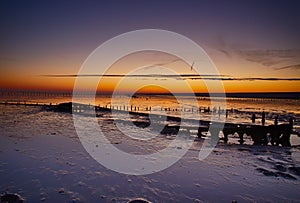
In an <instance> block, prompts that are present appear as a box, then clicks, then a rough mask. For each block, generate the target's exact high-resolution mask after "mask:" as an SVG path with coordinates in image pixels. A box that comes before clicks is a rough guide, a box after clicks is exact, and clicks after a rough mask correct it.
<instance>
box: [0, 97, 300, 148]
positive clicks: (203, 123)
mask: <svg viewBox="0 0 300 203" xmlns="http://www.w3.org/2000/svg"><path fill="white" fill-rule="evenodd" d="M0 105H25V106H39V107H42V109H43V110H46V111H56V112H65V113H76V114H83V115H84V114H85V113H86V112H89V111H91V110H93V109H94V110H95V112H96V114H97V113H109V114H111V113H112V111H114V112H116V113H121V114H123V113H129V115H130V116H131V117H132V118H134V117H135V116H137V117H143V120H141V119H139V120H138V121H137V120H135V121H132V122H133V123H134V124H135V125H136V126H137V127H140V128H145V127H148V126H149V125H150V120H149V115H151V117H152V118H153V117H156V118H158V119H160V118H161V117H162V115H160V114H155V113H150V111H149V113H146V112H139V111H126V110H119V109H111V108H105V107H101V106H92V105H86V104H79V103H72V102H66V103H60V104H54V105H53V104H51V103H50V104H39V103H26V102H23V103H22V102H1V103H0ZM124 108H125V107H124ZM131 109H132V107H131ZM99 116H101V115H99V114H98V115H97V117H99ZM166 121H167V122H169V123H168V124H161V125H164V127H163V130H162V131H161V132H160V133H161V134H165V135H168V134H170V135H174V134H177V133H178V132H179V129H181V130H185V131H187V132H188V133H190V134H193V133H192V131H197V133H196V136H197V137H198V138H203V137H206V135H205V134H207V133H208V132H209V130H210V127H211V126H212V128H213V127H214V125H216V126H220V125H224V126H223V129H222V133H223V137H221V138H220V140H222V141H223V142H224V143H227V142H228V140H229V135H231V136H234V134H238V136H239V142H240V144H243V143H244V142H245V140H244V134H246V135H247V136H250V137H251V138H252V140H253V141H254V142H253V145H268V144H269V143H271V144H272V145H277V146H278V145H281V146H291V143H290V137H291V134H294V135H297V136H298V137H300V133H299V132H296V131H294V130H293V126H292V125H290V124H279V125H266V126H262V125H255V124H243V123H240V124H238V123H228V122H225V123H220V122H218V121H215V122H211V121H207V120H197V119H190V118H180V117H177V116H173V115H172V116H171V115H167V116H166ZM119 122H123V123H126V122H124V121H122V120H119ZM127 122H128V121H127ZM170 122H172V124H171V125H170ZM174 122H175V123H177V124H174ZM181 122H188V123H190V124H192V125H193V126H191V125H190V126H183V125H181ZM154 130H155V129H154ZM194 134H195V133H194Z"/></svg>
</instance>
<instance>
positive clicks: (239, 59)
mask: <svg viewBox="0 0 300 203" xmlns="http://www.w3.org/2000/svg"><path fill="white" fill-rule="evenodd" d="M0 5H1V6H0V11H1V12H0V27H1V35H0V36H1V37H0V89H16V90H61V91H71V90H72V89H73V85H74V81H75V79H76V77H74V76H70V75H76V74H78V72H79V70H80V68H81V66H82V64H83V62H84V61H85V60H86V58H87V57H88V56H89V55H90V54H91V53H92V52H93V51H94V50H95V49H96V48H97V47H98V46H100V45H101V44H102V43H104V42H106V41H107V40H109V39H111V38H113V37H115V36H118V35H120V34H122V33H126V32H130V31H134V30H141V29H163V30H169V31H172V32H176V33H178V34H181V35H184V36H186V37H188V38H189V39H191V40H193V41H194V42H196V43H197V44H198V45H199V46H201V47H202V48H203V49H204V50H205V52H206V53H207V54H208V56H209V57H210V58H211V60H212V61H213V63H214V64H215V65H216V67H217V69H218V71H219V73H220V74H221V75H222V76H224V77H223V79H222V82H223V85H224V88H225V90H226V92H300V79H299V78H300V37H299V36H300V1H292V0H282V1H281V0H278V1H268V0H265V1H231V0H229V1H221V0H219V1H216V0H212V1H201V0H198V1H196V0H186V1H176V0H173V1H170V0H166V1H158V0H152V1H146V0H126V1H121V0H119V1H117V0H112V1H78V0H72V1H30V0H28V1H14V0H11V1H8V0H7V1H6V0H4V1H1V3H0ZM120 47H122V45H120ZM133 56H134V57H132V55H130V56H128V57H125V58H123V59H120V61H116V63H115V64H114V67H111V69H110V71H109V72H108V73H107V74H126V70H127V71H129V70H130V67H131V68H132V67H133V64H135V63H137V64H139V63H140V62H141V64H143V65H149V64H150V65H151V63H152V65H153V64H160V65H161V66H167V67H168V68H171V69H172V68H174V69H176V71H177V72H178V73H179V74H194V72H193V71H190V69H189V66H191V64H190V62H187V63H184V62H183V61H180V60H178V61H175V63H172V61H173V60H174V56H168V55H166V54H162V55H159V54H153V53H148V52H145V53H138V54H135V55H133ZM154 56H156V57H154ZM157 56H158V57H157ZM194 66H195V67H196V66H198V64H197V62H195V64H194ZM125 67H129V68H128V69H126V68H125ZM147 73H149V74H153V73H159V74H162V73H164V71H163V68H162V67H160V68H157V67H154V68H153V69H152V72H151V71H150V72H147ZM139 74H145V72H143V71H140V72H139ZM57 75H60V76H64V77H56V76H57ZM93 77H94V78H95V77H97V76H93ZM120 79H121V78H117V77H113V78H104V79H103V80H101V82H100V85H99V88H98V89H99V91H113V90H114V88H115V86H116V85H117V84H118V82H119V81H120ZM214 79H216V78H210V80H214ZM141 81H143V83H145V84H146V83H149V84H150V83H151V84H153V83H157V82H158V84H159V85H166V86H168V85H169V86H178V90H177V91H178V92H184V91H185V89H182V88H180V87H181V85H180V83H181V82H182V81H186V82H187V83H188V84H189V85H190V86H191V87H192V89H193V90H194V91H196V92H205V91H207V90H206V88H205V84H204V83H203V81H202V80H201V79H199V78H198V79H193V80H192V79H190V78H184V79H182V80H179V79H176V78H159V79H158V78H155V77H153V78H148V79H147V80H145V78H141V77H140V76H137V77H136V78H132V80H131V85H129V86H126V88H129V89H130V88H131V87H134V86H136V84H141ZM126 88H123V89H122V91H126Z"/></svg>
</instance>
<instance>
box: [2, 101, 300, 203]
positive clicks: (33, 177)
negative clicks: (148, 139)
mask: <svg viewBox="0 0 300 203" xmlns="http://www.w3.org/2000/svg"><path fill="white" fill-rule="evenodd" d="M17 112H18V113H17ZM0 121H1V127H0V130H1V135H0V143H1V144H0V160H1V164H0V171H1V173H0V180H1V182H0V193H1V194H4V193H5V192H8V193H17V194H20V195H21V196H22V197H23V198H24V199H25V200H26V202H39V201H44V202H127V201H129V200H130V199H133V198H145V199H147V200H149V201H152V202H231V201H233V200H236V201H237V202H253V201H256V202H267V201H270V202H292V201H298V200H299V199H300V195H299V192H298V189H299V183H300V182H299V180H300V174H299V170H300V147H299V146H294V147H277V146H249V145H236V144H227V145H225V144H223V143H219V144H218V145H217V147H216V148H215V149H214V151H213V152H212V153H211V154H210V155H209V157H207V158H206V159H205V160H203V161H199V160H198V153H199V149H200V147H201V145H202V141H201V140H195V142H194V144H193V146H192V148H191V149H190V150H189V151H188V152H187V154H186V155H185V156H184V157H183V158H182V159H181V160H180V161H178V162H177V163H176V164H174V165H173V166H171V167H170V168H168V169H166V170H163V171H161V172H158V173H154V174H150V175H144V176H133V175H124V174H119V173H116V172H113V171H111V170H109V169H106V168H105V167H103V166H102V165H100V164H99V163H97V162H96V161H95V160H93V159H92V158H91V157H90V156H89V154H88V153H87V152H86V151H85V150H84V148H83V147H82V145H81V144H80V142H79V139H78V137H77V136H76V132H75V130H74V127H73V121H72V115H71V114H68V113H59V112H48V111H41V109H40V108H39V107H26V108H24V107H20V106H18V107H12V106H11V107H7V106H6V107H5V108H4V107H1V116H0ZM104 121H105V122H107V121H106V120H104ZM104 121H103V120H102V122H104ZM111 125H112V124H111ZM111 125H110V124H109V122H107V123H106V125H105V128H106V130H107V132H110V134H109V136H111V140H112V144H114V145H115V146H117V147H118V148H120V149H125V150H126V151H128V152H130V153H139V152H143V153H151V151H152V150H157V149H158V148H160V147H163V146H164V144H167V143H168V140H172V139H173V137H172V136H166V135H161V136H159V137H158V138H157V140H156V144H151V145H149V144H147V143H144V144H143V143H140V145H139V146H136V142H131V141H130V140H128V139H126V138H124V137H122V135H121V134H118V133H116V132H114V131H112V130H111V129H112V127H113V126H111ZM149 146H152V148H151V147H150V148H149ZM147 150H148V151H147ZM178 150H181V149H180V148H179V149H178ZM154 163H155V160H154ZM124 164H126V163H124Z"/></svg>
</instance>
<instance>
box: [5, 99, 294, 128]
mask: <svg viewBox="0 0 300 203" xmlns="http://www.w3.org/2000/svg"><path fill="white" fill-rule="evenodd" d="M1 101H2V102H3V101H22V102H27V103H41V104H49V103H52V104H58V103H63V102H70V101H72V97H70V96H57V95H56V96H47V95H46V96H45V95H31V96H23V95H5V96H2V97H1ZM76 101H79V102H81V103H86V104H93V98H89V97H80V98H79V100H76ZM299 103H300V101H299V100H298V99H254V98H227V102H226V103H224V102H223V103H222V102H221V101H219V100H216V102H215V103H214V105H212V104H211V100H210V99H209V98H208V97H196V99H195V98H193V97H191V96H178V97H177V99H176V98H174V97H173V96H165V95H163V96H162V95H159V96H153V95H151V96H146V95H145V96H136V97H132V98H131V97H129V96H126V95H121V96H115V97H114V98H113V99H111V96H105V95H100V96H99V95H98V96H96V98H95V105H99V106H102V107H108V108H114V109H121V110H124V109H125V110H127V109H128V110H131V109H132V110H133V111H140V112H149V111H150V110H151V113H155V114H168V115H173V116H181V117H185V118H193V119H199V118H200V119H201V120H210V119H211V116H212V113H207V112H204V111H203V110H204V109H207V108H208V107H209V108H210V110H211V111H213V110H214V109H215V114H217V115H218V111H219V106H220V110H221V112H222V114H223V115H224V116H225V111H224V110H223V108H222V106H224V105H226V109H227V111H228V115H227V118H226V121H227V122H230V123H249V124H250V123H251V116H252V114H253V113H255V115H256V118H257V119H256V124H260V123H261V115H262V111H264V112H265V113H266V124H267V125H269V124H273V123H274V117H275V116H278V121H279V124H280V123H287V122H288V120H289V119H290V118H291V117H292V118H294V130H296V131H299V130H300V105H299ZM199 108H200V109H201V110H200V111H199ZM224 109H225V107H224Z"/></svg>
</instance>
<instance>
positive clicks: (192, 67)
mask: <svg viewBox="0 0 300 203" xmlns="http://www.w3.org/2000/svg"><path fill="white" fill-rule="evenodd" d="M194 64H195V61H194V62H193V64H192V65H191V71H192V70H193V66H194Z"/></svg>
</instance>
